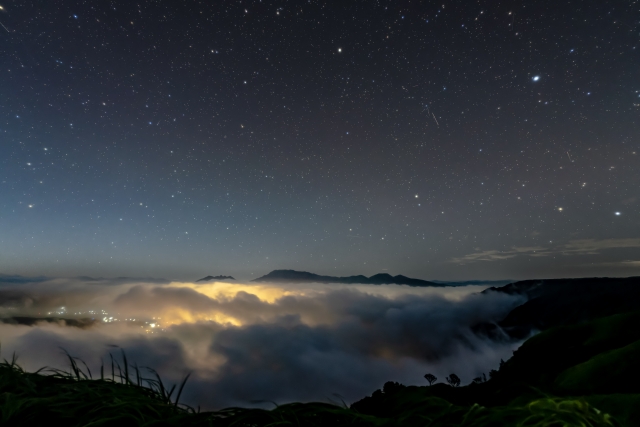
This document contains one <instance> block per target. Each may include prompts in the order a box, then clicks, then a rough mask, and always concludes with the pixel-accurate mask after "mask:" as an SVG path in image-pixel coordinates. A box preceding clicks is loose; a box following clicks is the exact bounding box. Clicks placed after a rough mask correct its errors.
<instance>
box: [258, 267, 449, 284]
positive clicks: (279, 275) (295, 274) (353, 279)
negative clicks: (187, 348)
mask: <svg viewBox="0 0 640 427" xmlns="http://www.w3.org/2000/svg"><path fill="white" fill-rule="evenodd" d="M252 281H253V282H271V283H341V284H356V283H357V284H365V285H408V286H425V287H426V286H435V287H444V286H447V285H445V284H440V283H434V282H428V281H426V280H420V279H412V278H410V277H406V276H402V275H398V276H392V275H390V274H387V273H379V274H375V275H373V276H371V277H366V276H363V275H358V276H348V277H334V276H320V275H318V274H313V273H309V272H306V271H296V270H273V271H272V272H271V273H269V274H267V275H265V276H262V277H258V278H257V279H254V280H252Z"/></svg>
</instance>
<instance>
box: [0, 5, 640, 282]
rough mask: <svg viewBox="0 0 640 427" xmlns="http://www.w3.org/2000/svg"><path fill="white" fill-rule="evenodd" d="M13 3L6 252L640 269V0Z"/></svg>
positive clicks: (116, 268) (0, 57)
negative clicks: (604, 0) (602, 0)
mask: <svg viewBox="0 0 640 427" xmlns="http://www.w3.org/2000/svg"><path fill="white" fill-rule="evenodd" d="M0 5H1V7H2V8H1V9H0V23H1V24H2V28H0V272H1V273H5V274H27V275H32V276H33V275H52V276H55V275H58V276H61V275H66V276H71V275H93V276H136V277H164V278H169V279H176V280H178V279H180V280H194V279H197V278H199V277H202V276H203V275H206V274H224V275H233V276H234V277H239V278H240V279H246V280H248V279H251V278H255V277H258V276H260V275H263V274H266V273H267V272H269V271H270V270H273V269H277V268H292V269H296V270H307V271H312V272H315V273H319V274H332V275H351V274H366V275H370V274H374V273H379V272H388V273H391V274H404V275H408V276H412V277H419V278H423V279H440V280H461V279H521V278H542V277H566V276H596V275H612V276H630V275H640V215H639V212H640V164H639V159H640V126H639V114H640V2H638V1H607V2H601V1H583V2H580V1H566V0H553V1H548V0H538V1H529V0H520V1H515V0H511V1H499V0H491V1H474V2H451V1H439V2H435V1H422V2H419V1H409V0H402V1H395V2H393V1H372V0H366V1H365V0H349V1H341V2H337V1H336V2H328V1H319V0H308V1H293V0H290V1H286V0H282V1H266V0H265V1H259V0H253V1H219V2H208V1H191V0H189V1H184V2H170V1H144V0H141V1H138V2H131V1H124V0H112V1H104V2H86V1H71V0H60V1H55V2H53V1H28V0H27V1H11V0H4V1H3V2H0Z"/></svg>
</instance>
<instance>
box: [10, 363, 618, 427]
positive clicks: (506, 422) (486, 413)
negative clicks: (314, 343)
mask: <svg viewBox="0 0 640 427" xmlns="http://www.w3.org/2000/svg"><path fill="white" fill-rule="evenodd" d="M69 360H70V369H69V370H68V371H61V370H51V369H50V370H44V369H43V370H40V371H38V372H33V373H30V372H25V371H24V370H23V369H22V368H21V367H20V366H19V365H18V364H17V363H16V360H15V358H14V359H12V360H11V361H7V360H5V361H4V362H2V363H0V424H1V425H25V426H45V425H47V426H51V425H61V426H65V427H76V426H78V427H80V426H83V427H89V426H92V427H93V426H112V425H117V426H118V427H126V426H216V427H217V426H220V427H227V426H228V427H232V426H233V427H249V426H252V427H261V426H265V427H266V426H335V427H342V426H372V427H373V426H385V427H387V426H389V427H391V426H426V427H448V426H478V427H484V426H486V427H490V426H519V427H525V426H526V427H533V426H536V427H543V426H545V427H547V426H548V427H550V426H565V427H573V426H576V427H578V426H580V427H600V426H618V425H620V424H618V423H617V422H616V421H615V420H613V419H612V418H611V417H610V416H609V415H607V414H604V413H601V412H600V411H598V410H597V409H595V408H593V407H592V406H591V405H590V404H589V403H587V402H586V401H585V400H583V399H564V400H562V399H556V398H541V399H535V400H532V401H530V402H528V403H525V404H513V405H507V406H498V407H483V406H480V405H477V404H475V405H471V406H461V405H453V404H451V403H449V402H448V401H447V400H444V399H442V398H439V397H435V396H427V397H424V398H421V399H417V400H412V401H410V402H408V403H407V404H405V405H404V406H403V407H402V409H401V411H400V412H399V413H397V414H394V415H393V416H388V417H381V416H373V415H366V414H362V413H359V412H358V411H356V410H352V409H349V408H347V407H340V406H337V405H332V404H328V403H291V404H287V405H281V406H277V407H275V408H274V409H272V410H263V409H248V408H228V409H224V410H221V411H216V412H200V411H198V410H196V409H194V408H191V407H189V406H186V405H182V404H180V403H179V399H180V394H181V391H182V388H183V386H184V384H185V382H186V378H185V381H183V383H182V384H181V385H180V386H179V387H177V388H176V386H173V387H171V388H167V387H165V386H164V384H163V383H162V381H161V379H160V378H159V377H158V376H157V374H156V373H155V372H154V371H152V370H149V372H150V373H151V376H150V377H149V378H147V377H143V375H142V374H141V370H140V369H138V368H137V367H135V366H130V365H129V364H128V362H127V361H126V357H124V355H123V360H122V364H120V363H118V362H116V361H114V360H113V359H112V360H111V366H110V367H108V368H107V371H108V372H107V373H105V369H104V367H103V368H102V369H101V372H100V376H99V378H96V379H93V378H92V375H91V372H90V371H89V369H88V368H87V367H86V365H85V366H83V368H82V369H81V367H80V366H79V365H78V362H77V361H76V360H75V359H73V358H71V357H69ZM80 363H82V362H80Z"/></svg>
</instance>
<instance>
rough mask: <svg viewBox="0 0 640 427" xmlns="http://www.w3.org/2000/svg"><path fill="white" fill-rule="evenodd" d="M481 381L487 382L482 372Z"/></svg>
mask: <svg viewBox="0 0 640 427" xmlns="http://www.w3.org/2000/svg"><path fill="white" fill-rule="evenodd" d="M482 382H485V383H486V382H487V376H486V375H485V374H484V372H483V373H482Z"/></svg>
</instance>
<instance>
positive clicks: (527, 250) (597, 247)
mask: <svg viewBox="0 0 640 427" xmlns="http://www.w3.org/2000/svg"><path fill="white" fill-rule="evenodd" d="M629 248H640V238H627V239H580V240H571V241H569V242H568V243H565V244H561V245H557V246H550V247H543V246H531V247H529V246H526V247H519V246H514V247H512V248H510V249H507V250H495V249H494V250H484V251H478V252H474V253H470V254H467V255H464V256H461V257H455V258H452V259H451V262H453V263H457V264H468V263H472V262H480V261H485V262H489V261H503V260H506V259H511V258H516V257H519V256H526V257H547V256H558V255H597V254H600V253H602V252H603V251H606V250H612V249H629Z"/></svg>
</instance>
